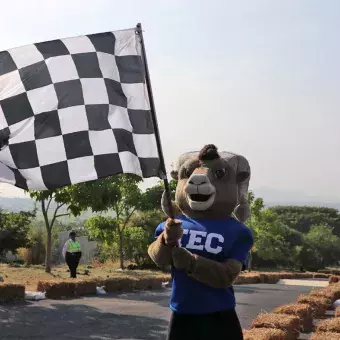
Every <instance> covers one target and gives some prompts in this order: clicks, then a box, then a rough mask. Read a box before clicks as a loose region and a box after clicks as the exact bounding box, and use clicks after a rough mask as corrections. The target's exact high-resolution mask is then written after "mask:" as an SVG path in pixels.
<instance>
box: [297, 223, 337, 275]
mask: <svg viewBox="0 0 340 340" xmlns="http://www.w3.org/2000/svg"><path fill="white" fill-rule="evenodd" d="M304 240H305V247H304V252H305V257H304V258H302V260H305V262H306V263H303V264H304V265H305V266H308V265H310V263H311V259H313V264H314V266H315V267H317V268H324V267H326V266H328V265H332V264H334V263H335V262H336V261H337V260H338V259H339V257H340V238H339V237H338V236H336V235H334V234H333V230H332V228H330V227H329V226H328V225H314V226H311V228H310V231H309V232H308V234H307V235H305V237H304ZM306 255H307V256H306ZM311 256H312V257H311Z"/></svg>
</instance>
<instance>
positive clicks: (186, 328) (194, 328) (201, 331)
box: [167, 309, 243, 340]
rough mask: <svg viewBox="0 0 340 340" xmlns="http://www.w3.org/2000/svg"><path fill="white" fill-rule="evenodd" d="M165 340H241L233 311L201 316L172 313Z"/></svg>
mask: <svg viewBox="0 0 340 340" xmlns="http://www.w3.org/2000/svg"><path fill="white" fill-rule="evenodd" d="M167 340H243V334H242V327H241V325H240V321H239V319H238V316H237V314H236V310H235V309H230V310H226V311H223V312H217V313H213V314H203V315H187V314H178V313H174V312H173V313H172V316H171V320H170V325H169V331H168V337H167Z"/></svg>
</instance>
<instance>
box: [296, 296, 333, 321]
mask: <svg viewBox="0 0 340 340" xmlns="http://www.w3.org/2000/svg"><path fill="white" fill-rule="evenodd" d="M297 302H298V303H300V304H308V305H310V306H311V308H312V312H313V317H315V318H317V317H321V316H323V315H325V313H326V311H327V309H328V308H329V307H330V306H331V301H330V300H329V299H327V298H324V297H321V296H312V295H300V296H299V297H298V301H297Z"/></svg>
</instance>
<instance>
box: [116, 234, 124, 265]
mask: <svg viewBox="0 0 340 340" xmlns="http://www.w3.org/2000/svg"><path fill="white" fill-rule="evenodd" d="M118 234H119V262H120V269H125V268H124V251H123V231H121V230H118Z"/></svg>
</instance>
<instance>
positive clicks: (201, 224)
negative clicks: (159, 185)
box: [148, 145, 253, 340]
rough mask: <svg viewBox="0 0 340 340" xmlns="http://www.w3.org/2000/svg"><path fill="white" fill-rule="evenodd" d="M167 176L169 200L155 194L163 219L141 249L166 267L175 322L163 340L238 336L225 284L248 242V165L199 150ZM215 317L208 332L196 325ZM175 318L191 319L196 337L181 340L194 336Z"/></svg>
mask: <svg viewBox="0 0 340 340" xmlns="http://www.w3.org/2000/svg"><path fill="white" fill-rule="evenodd" d="M171 176H172V178H173V179H175V180H176V181H177V187H176V195H175V201H174V202H169V201H168V200H167V196H166V195H165V194H163V197H162V209H163V211H164V212H165V214H166V215H167V216H169V218H168V220H167V221H165V222H162V223H160V225H159V226H158V227H157V228H156V233H155V241H154V242H153V243H152V244H151V245H150V246H149V249H148V253H149V255H150V257H151V259H152V260H153V261H154V262H155V263H156V264H157V265H158V266H159V267H165V266H168V265H171V267H172V295H171V302H170V308H171V310H172V311H173V317H172V320H175V319H176V320H177V321H176V322H175V321H171V325H170V328H169V336H168V339H184V338H185V339H205V336H203V337H202V334H207V335H206V338H207V339H208V338H209V339H210V338H213V339H215V340H218V339H227V338H228V339H229V338H230V339H242V330H241V328H240V325H239V322H238V318H237V315H236V312H235V306H236V302H235V296H234V291H233V288H232V284H233V282H234V281H235V280H236V278H237V277H238V275H239V273H240V272H241V271H242V269H245V267H246V262H247V258H248V254H249V251H250V249H251V247H252V245H253V235H252V232H251V230H250V229H249V228H248V227H246V226H245V225H244V224H243V223H244V222H245V221H246V220H247V219H248V218H249V217H250V209H249V205H248V202H247V192H248V186H249V180H250V166H249V163H248V161H247V159H246V158H245V157H243V156H241V155H237V154H234V153H231V152H226V151H222V152H219V151H218V149H217V147H216V146H214V145H206V146H204V147H203V148H202V150H201V151H199V152H198V151H197V152H188V153H185V154H183V155H182V156H180V157H179V159H178V160H177V161H176V162H175V163H174V164H173V167H172V171H171ZM216 313H222V315H223V316H221V315H220V316H219V319H218V320H220V321H219V322H218V320H215V321H214V324H215V326H216V327H215V326H214V328H215V330H211V329H209V328H211V326H210V327H209V326H208V324H206V325H205V326H204V321H202V320H205V316H207V320H211V318H212V315H216ZM183 314H184V315H186V316H188V315H189V316H190V317H191V319H192V320H193V321H192V322H193V325H192V326H191V327H195V329H196V330H197V336H196V337H195V336H194V335H192V336H190V337H189V334H194V333H190V332H189V331H188V332H187V331H186V330H188V329H189V328H190V326H189V325H188V322H186V323H185V325H182V326H181V327H179V326H178V325H180V324H181V320H182V315H183ZM197 315H200V316H201V318H200V319H199V320H200V321H199V322H198V319H197ZM202 316H203V319H202ZM209 318H210V319H209ZM191 319H190V320H191ZM186 320H188V319H186ZM232 320H233V321H232ZM207 322H208V321H207ZM198 324H199V326H198ZM176 325H177V326H176ZM226 325H229V326H228V327H226ZM207 329H208V332H209V334H208V333H204V332H206V331H207ZM226 329H227V330H226ZM191 332H192V328H191ZM214 332H216V333H214ZM226 332H227V333H226ZM233 332H235V333H233ZM232 334H236V335H235V337H232ZM239 336H240V337H239Z"/></svg>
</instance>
